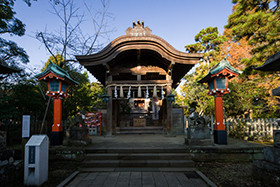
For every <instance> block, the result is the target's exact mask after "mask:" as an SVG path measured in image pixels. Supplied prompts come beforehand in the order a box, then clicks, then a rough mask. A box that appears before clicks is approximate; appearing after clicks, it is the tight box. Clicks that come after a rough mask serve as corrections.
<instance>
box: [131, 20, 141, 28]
mask: <svg viewBox="0 0 280 187" xmlns="http://www.w3.org/2000/svg"><path fill="white" fill-rule="evenodd" d="M132 26H133V28H134V27H136V26H140V27H142V28H144V21H142V23H140V21H139V19H138V20H137V23H135V21H133V22H132Z"/></svg>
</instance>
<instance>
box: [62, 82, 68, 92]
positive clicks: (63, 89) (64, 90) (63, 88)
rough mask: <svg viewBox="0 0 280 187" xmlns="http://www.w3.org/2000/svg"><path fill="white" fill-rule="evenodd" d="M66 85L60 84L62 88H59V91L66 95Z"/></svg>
mask: <svg viewBox="0 0 280 187" xmlns="http://www.w3.org/2000/svg"><path fill="white" fill-rule="evenodd" d="M66 87H67V86H66V84H65V83H62V87H61V91H63V92H64V93H66Z"/></svg>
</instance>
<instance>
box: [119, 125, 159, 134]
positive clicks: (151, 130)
mask: <svg viewBox="0 0 280 187" xmlns="http://www.w3.org/2000/svg"><path fill="white" fill-rule="evenodd" d="M116 130H117V133H116V134H163V127H157V126H155V127H120V128H117V129H116Z"/></svg>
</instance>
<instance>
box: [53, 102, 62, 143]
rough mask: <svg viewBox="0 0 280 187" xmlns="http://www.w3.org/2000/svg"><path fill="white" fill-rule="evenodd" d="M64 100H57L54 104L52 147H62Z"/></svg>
mask: <svg viewBox="0 0 280 187" xmlns="http://www.w3.org/2000/svg"><path fill="white" fill-rule="evenodd" d="M61 117H62V100H61V99H58V98H55V99H54V103H53V126H52V131H51V134H50V141H51V145H62V142H63V128H62V124H61Z"/></svg>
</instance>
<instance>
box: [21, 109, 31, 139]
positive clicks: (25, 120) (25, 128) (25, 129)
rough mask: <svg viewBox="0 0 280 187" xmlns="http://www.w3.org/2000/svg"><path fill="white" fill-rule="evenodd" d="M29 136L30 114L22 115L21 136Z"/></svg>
mask: <svg viewBox="0 0 280 187" xmlns="http://www.w3.org/2000/svg"><path fill="white" fill-rule="evenodd" d="M29 136H30V115H23V116H22V138H29Z"/></svg>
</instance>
